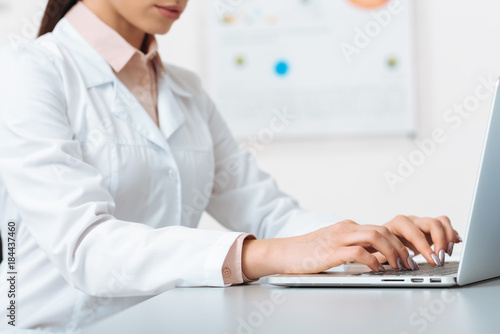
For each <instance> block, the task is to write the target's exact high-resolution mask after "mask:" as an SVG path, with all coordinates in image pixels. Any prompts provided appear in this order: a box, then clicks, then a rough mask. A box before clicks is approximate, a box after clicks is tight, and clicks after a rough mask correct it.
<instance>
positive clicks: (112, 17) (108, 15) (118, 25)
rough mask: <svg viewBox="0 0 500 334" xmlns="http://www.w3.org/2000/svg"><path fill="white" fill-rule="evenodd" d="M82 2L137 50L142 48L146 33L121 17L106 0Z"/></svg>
mask: <svg viewBox="0 0 500 334" xmlns="http://www.w3.org/2000/svg"><path fill="white" fill-rule="evenodd" d="M82 2H83V3H84V4H85V6H87V8H89V9H90V10H91V11H92V12H94V14H95V15H96V16H97V17H99V18H100V19H101V20H102V21H103V22H104V23H106V24H107V25H108V26H110V27H111V28H113V29H114V30H115V31H116V32H118V33H119V34H120V35H121V36H122V37H123V38H124V39H125V40H126V41H127V42H128V43H129V44H130V45H132V46H133V47H135V48H136V49H138V50H142V46H143V42H144V40H145V37H146V33H145V32H144V31H142V30H140V29H138V28H137V27H135V26H133V25H132V24H131V23H130V22H128V21H127V20H126V19H125V18H123V16H121V15H120V14H119V13H118V12H117V11H116V10H115V9H114V8H112V6H111V5H109V3H108V1H102V0H82Z"/></svg>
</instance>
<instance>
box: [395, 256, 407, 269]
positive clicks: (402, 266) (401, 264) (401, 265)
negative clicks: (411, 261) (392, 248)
mask: <svg viewBox="0 0 500 334" xmlns="http://www.w3.org/2000/svg"><path fill="white" fill-rule="evenodd" d="M396 262H397V263H398V268H399V270H404V269H405V266H404V265H403V261H401V259H400V258H399V257H398V259H397V261H396Z"/></svg>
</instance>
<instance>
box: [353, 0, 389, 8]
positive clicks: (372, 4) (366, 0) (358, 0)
mask: <svg viewBox="0 0 500 334" xmlns="http://www.w3.org/2000/svg"><path fill="white" fill-rule="evenodd" d="M349 1H350V2H351V3H353V4H355V5H356V6H359V7H363V8H377V7H380V6H383V5H385V4H386V3H388V2H389V1H390V0H349Z"/></svg>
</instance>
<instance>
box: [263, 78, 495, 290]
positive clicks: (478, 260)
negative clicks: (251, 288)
mask: <svg viewBox="0 0 500 334" xmlns="http://www.w3.org/2000/svg"><path fill="white" fill-rule="evenodd" d="M499 87H500V79H499V80H498V81H497V83H496V87H495V97H494V99H493V106H492V108H491V112H490V119H489V123H488V131H487V134H486V139H485V143H484V146H483V153H482V158H481V164H480V168H479V174H478V177H477V181H476V186H475V192H474V197H473V200H472V205H471V209H470V215H469V221H468V224H467V233H466V235H465V238H464V245H463V250H462V255H461V258H460V261H459V262H446V263H445V265H444V266H442V267H437V266H434V265H431V264H429V263H419V267H420V269H419V270H414V271H412V270H394V269H392V267H389V266H385V268H386V271H385V272H374V271H371V270H370V269H369V268H368V267H366V266H364V265H361V264H345V265H344V266H341V268H333V269H332V270H329V271H325V272H322V273H318V274H300V275H294V274H287V275H275V276H270V277H268V278H267V282H268V283H269V284H273V285H279V286H318V287H321V286H324V287H341V286H348V287H367V286H368V287H449V286H463V285H467V284H471V283H476V282H479V281H483V280H487V279H491V278H494V277H499V276H500V88H499Z"/></svg>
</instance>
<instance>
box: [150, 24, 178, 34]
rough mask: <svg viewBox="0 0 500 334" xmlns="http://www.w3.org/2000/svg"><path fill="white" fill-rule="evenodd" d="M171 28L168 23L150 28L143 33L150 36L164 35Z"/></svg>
mask: <svg viewBox="0 0 500 334" xmlns="http://www.w3.org/2000/svg"><path fill="white" fill-rule="evenodd" d="M171 28H172V23H169V24H162V25H160V26H155V27H151V29H145V31H146V32H147V33H149V34H151V35H164V34H166V33H168V32H169V31H170V29H171Z"/></svg>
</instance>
